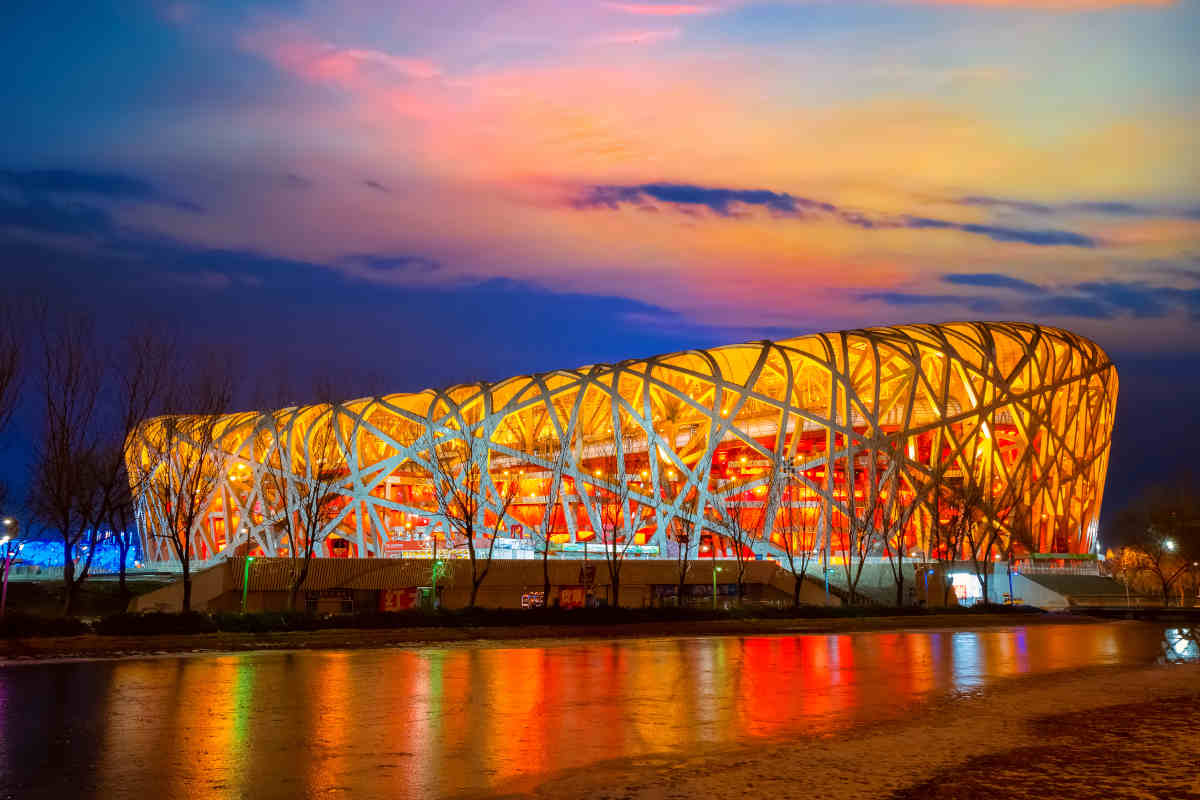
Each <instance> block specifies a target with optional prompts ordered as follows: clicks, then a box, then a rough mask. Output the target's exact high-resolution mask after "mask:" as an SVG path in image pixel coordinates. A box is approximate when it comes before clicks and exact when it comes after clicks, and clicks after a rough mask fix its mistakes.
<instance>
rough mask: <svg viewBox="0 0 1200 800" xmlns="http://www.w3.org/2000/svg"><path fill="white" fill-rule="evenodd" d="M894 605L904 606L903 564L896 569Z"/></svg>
mask: <svg viewBox="0 0 1200 800" xmlns="http://www.w3.org/2000/svg"><path fill="white" fill-rule="evenodd" d="M896 607H897V608H903V607H904V565H903V564H901V565H900V568H899V569H897V570H896Z"/></svg>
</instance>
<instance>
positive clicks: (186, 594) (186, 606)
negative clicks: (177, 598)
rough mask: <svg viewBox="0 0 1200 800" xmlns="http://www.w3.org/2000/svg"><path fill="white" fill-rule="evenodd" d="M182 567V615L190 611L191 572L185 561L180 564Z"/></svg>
mask: <svg viewBox="0 0 1200 800" xmlns="http://www.w3.org/2000/svg"><path fill="white" fill-rule="evenodd" d="M180 566H182V567H183V613H185V614H186V613H187V612H189V611H191V610H192V572H191V565H190V564H189V563H188V562H187V560H186V559H185V560H183V561H182V562H180Z"/></svg>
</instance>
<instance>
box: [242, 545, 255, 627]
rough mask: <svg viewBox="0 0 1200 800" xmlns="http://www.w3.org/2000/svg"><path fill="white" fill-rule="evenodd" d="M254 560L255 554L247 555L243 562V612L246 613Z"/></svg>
mask: <svg viewBox="0 0 1200 800" xmlns="http://www.w3.org/2000/svg"><path fill="white" fill-rule="evenodd" d="M253 560H254V556H246V560H245V561H244V562H242V613H243V614H245V613H246V594H247V592H248V591H249V590H250V562H251V561H253Z"/></svg>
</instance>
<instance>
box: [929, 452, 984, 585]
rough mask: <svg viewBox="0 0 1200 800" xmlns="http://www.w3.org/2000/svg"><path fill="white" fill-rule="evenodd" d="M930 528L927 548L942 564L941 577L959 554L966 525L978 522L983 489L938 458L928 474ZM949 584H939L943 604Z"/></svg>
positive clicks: (962, 545)
mask: <svg viewBox="0 0 1200 800" xmlns="http://www.w3.org/2000/svg"><path fill="white" fill-rule="evenodd" d="M928 491H929V514H930V520H929V528H928V532H927V536H928V540H927V542H926V549H927V552H928V554H929V555H932V556H933V558H934V560H935V561H937V562H938V563H939V564H940V565H941V573H942V577H943V579H944V578H945V574H946V572H947V570H948V568H949V567H950V566H952V565H953V564H954V563H955V562H956V561H958V560H959V559H960V558H961V557H962V551H963V547H964V543H965V542H966V538H967V528H968V527H969V526H971V525H975V524H977V522H976V521H977V519H978V517H979V515H980V513H981V512H980V509H981V506H982V504H983V493H982V491H981V490H980V487H979V485H978V484H977V483H976V482H975V481H973V480H967V479H964V477H963V476H962V475H961V473H959V471H958V469H957V467H956V466H954V465H952V464H950V463H947V462H941V463H938V464H936V465H935V466H934V468H933V470H932V472H931V473H930V475H929V482H928ZM951 590H952V586H951V584H950V582H949V581H945V580H944V581H943V584H942V605H949V604H950V592H951Z"/></svg>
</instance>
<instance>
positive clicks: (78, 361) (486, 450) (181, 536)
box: [0, 309, 1163, 613]
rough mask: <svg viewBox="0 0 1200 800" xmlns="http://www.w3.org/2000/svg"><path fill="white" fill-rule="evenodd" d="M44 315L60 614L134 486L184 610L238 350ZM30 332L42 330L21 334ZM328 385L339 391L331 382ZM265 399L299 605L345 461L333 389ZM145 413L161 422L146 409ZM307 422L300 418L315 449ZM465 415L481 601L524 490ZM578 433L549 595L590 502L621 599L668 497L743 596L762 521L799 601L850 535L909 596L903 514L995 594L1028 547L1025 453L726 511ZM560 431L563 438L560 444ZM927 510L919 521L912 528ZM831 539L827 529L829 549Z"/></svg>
mask: <svg viewBox="0 0 1200 800" xmlns="http://www.w3.org/2000/svg"><path fill="white" fill-rule="evenodd" d="M32 316H33V317H34V318H33V319H31V320H25V321H24V324H23V325H22V324H19V322H18V318H17V316H16V315H13V314H7V315H6V317H5V320H4V324H3V326H0V424H3V423H5V422H6V421H7V420H8V419H9V418H10V417H11V415H12V412H13V408H14V407H15V404H16V398H17V396H18V389H19V387H20V386H21V385H22V381H21V377H22V375H23V374H24V375H25V377H26V378H27V379H28V380H27V381H26V384H25V385H27V386H28V387H29V389H30V391H31V392H32V393H33V394H35V395H36V397H37V400H38V411H39V412H40V416H41V423H42V431H41V436H40V439H39V442H38V446H37V450H36V454H35V458H34V464H33V465H32V473H31V474H32V485H31V489H30V498H29V509H30V512H31V514H32V516H33V517H34V518H35V519H36V520H37V521H38V522H40V523H41V524H42V525H43V526H44V527H45V528H46V530H47V531H48V532H49V533H50V534H51V535H53V536H55V537H56V538H57V539H58V540H60V541H61V542H62V546H63V558H64V585H65V592H64V610H65V611H66V612H67V613H71V612H72V611H74V610H75V607H76V601H77V598H78V593H79V588H80V586H81V585H82V584H83V583H84V582H85V581H86V580H87V578H88V576H89V571H90V567H91V559H92V556H93V554H94V553H95V551H96V545H97V543H98V539H99V537H101V536H102V535H103V534H101V533H100V532H101V531H102V530H104V529H105V528H109V529H111V531H112V532H113V534H114V535H115V536H117V537H119V538H118V542H117V543H118V546H119V547H120V548H121V551H122V552H121V555H122V558H121V560H120V563H121V572H122V574H121V586H122V590H123V591H124V586H125V584H124V564H125V558H124V555H125V552H126V551H127V549H128V547H129V546H130V545H131V544H132V540H131V538H130V532H132V530H133V528H134V520H133V515H134V498H135V497H138V496H144V497H147V498H149V499H150V500H152V502H149V503H146V504H145V506H144V507H145V508H148V509H153V513H152V514H148V515H147V517H146V518H143V519H141V520H140V521H139V522H140V524H141V527H142V530H143V533H144V534H145V535H146V536H147V539H148V540H150V541H155V542H158V543H165V544H166V546H167V547H168V548H169V552H170V555H171V556H172V557H173V559H174V560H175V561H176V562H177V563H178V565H179V569H180V571H181V573H182V580H183V607H184V608H185V609H188V608H190V606H191V584H192V566H193V563H194V561H195V560H196V559H197V557H198V553H197V531H198V529H199V526H200V523H201V522H202V520H203V517H204V516H205V515H206V514H207V513H208V511H209V510H210V509H209V508H208V503H209V502H210V499H211V497H212V495H213V493H214V491H215V489H216V488H217V486H218V484H219V482H220V480H221V476H222V472H223V470H226V469H227V468H228V456H227V454H225V453H223V452H221V451H220V449H219V448H220V442H219V440H220V437H221V434H222V432H223V431H222V429H221V425H222V424H224V423H223V422H222V417H221V415H222V414H223V413H225V412H227V411H228V410H230V406H231V403H232V397H233V388H232V384H231V378H230V374H231V372H230V370H229V369H228V366H227V365H217V364H215V363H214V364H209V365H203V364H199V365H198V364H197V363H195V361H194V360H192V361H188V362H187V363H185V361H184V359H182V358H181V356H180V352H179V349H178V348H177V347H176V346H174V345H173V344H172V343H171V340H170V338H169V337H166V336H164V335H163V334H162V333H161V332H160V331H156V330H145V331H142V332H138V333H135V334H132V335H129V336H126V337H125V338H124V339H123V340H122V341H121V343H120V345H118V346H116V347H108V346H105V345H103V344H102V341H103V339H102V337H99V336H98V335H97V331H96V329H95V323H94V322H93V321H92V320H91V319H89V318H85V317H70V318H66V319H64V320H61V321H57V322H53V323H52V322H49V321H47V316H48V315H47V314H46V313H45V309H40V310H38V311H37V313H35V314H33V315H32ZM25 331H33V332H34V335H33V336H26V335H25ZM318 393H319V394H321V392H318ZM323 394H324V395H329V394H330V393H329V390H328V385H326V388H325V391H324V393H323ZM288 399H290V398H288ZM321 399H322V400H325V401H328V400H331V399H332V398H331V397H328V396H323V397H322V398H321ZM266 400H267V402H265V403H264V408H265V409H266V410H264V411H263V412H262V413H260V414H259V416H258V419H259V423H258V428H257V430H256V432H255V442H254V458H253V459H251V461H252V463H253V465H254V466H253V468H254V469H255V470H258V471H259V476H258V477H259V485H260V486H261V488H262V498H261V500H262V506H263V509H262V515H263V520H262V522H263V523H265V524H267V525H270V526H271V527H272V528H273V529H274V531H275V532H276V533H277V534H279V537H278V538H277V541H281V542H284V543H286V552H287V555H288V557H289V558H290V560H291V571H290V590H291V591H290V593H289V598H290V603H291V605H293V606H294V605H295V604H296V602H297V598H298V594H299V591H300V589H301V587H302V586H303V585H304V582H305V580H306V578H307V576H308V573H309V568H310V565H311V561H312V559H313V558H314V556H315V555H316V554H317V553H318V552H320V547H321V546H322V543H323V541H324V539H325V537H327V536H328V535H329V534H330V533H331V532H332V531H333V530H334V529H335V528H336V522H337V518H338V512H339V510H340V508H341V506H342V505H343V504H344V500H343V496H344V493H343V492H342V491H340V490H341V489H343V488H345V487H344V486H343V484H344V482H345V481H346V480H347V476H348V474H349V471H350V470H349V465H348V464H347V455H346V452H345V445H344V442H341V441H339V437H338V430H339V428H338V408H337V406H335V405H333V404H331V403H329V402H323V403H321V404H318V405H317V406H314V407H312V408H311V409H308V410H306V411H305V413H306V414H309V415H310V416H309V417H308V418H306V419H305V420H302V421H300V422H297V419H296V416H295V414H291V413H288V411H287V410H284V411H279V410H277V409H279V408H280V406H282V405H284V402H283V400H284V398H282V397H281V396H280V394H279V392H278V391H276V392H275V393H274V394H273V395H272V396H271V397H269V398H266ZM325 415H327V418H325ZM152 417H153V418H155V420H154V421H153V422H151V423H146V422H145V421H146V420H147V419H150V418H152ZM615 424H619V420H617V421H616V423H615ZM294 426H299V428H301V429H302V430H303V434H302V435H303V442H302V446H301V444H300V443H298V439H297V437H298V435H299V434H297V432H296V430H294V429H293V428H294ZM456 428H457V435H449V436H442V437H434V436H432V435H431V434H429V433H428V432H425V433H418V434H414V436H415V437H420V436H424V437H426V440H424V441H423V442H422V443H423V444H424V445H425V447H424V448H423V450H424V452H425V453H426V454H427V456H426V457H425V458H424V459H423V462H424V466H423V467H420V468H418V469H423V470H424V472H425V478H426V481H427V482H428V484H429V486H430V487H431V488H432V497H433V500H432V502H431V509H430V510H431V511H432V512H436V516H437V517H438V518H439V519H440V520H441V521H443V522H444V523H445V528H446V538H447V539H448V540H452V541H450V542H449V543H450V544H451V545H452V546H456V547H463V548H465V549H466V552H467V556H468V558H469V561H470V565H471V599H470V602H471V604H472V605H474V604H475V602H476V600H477V598H478V593H479V589H480V586H481V585H482V584H483V582H484V581H485V580H486V578H487V575H488V573H489V570H490V569H491V565H492V561H493V557H494V555H495V550H496V543H497V539H498V538H499V537H500V536H501V534H502V530H503V527H504V525H505V520H506V518H507V517H508V516H509V512H510V510H511V509H512V507H513V505H514V503H515V502H516V501H517V500H518V492H519V481H517V480H515V479H511V480H498V479H497V476H496V475H494V474H493V470H492V467H491V464H490V461H491V457H492V452H491V444H490V442H489V439H488V437H487V436H486V435H485V434H484V433H483V432H481V431H476V430H474V429H472V427H471V425H470V424H469V423H468V421H466V420H458V421H457V425H456ZM576 438H577V436H576V434H575V432H572V431H561V430H559V431H554V432H553V433H552V434H551V433H550V432H547V434H546V435H545V436H543V437H542V439H540V440H539V441H538V442H533V443H530V445H531V447H532V450H531V452H532V453H533V454H534V455H535V456H537V458H536V460H537V461H538V462H539V464H541V465H542V466H541V467H540V468H541V469H545V470H546V471H545V472H544V473H543V474H545V475H546V476H548V477H547V478H546V480H545V488H544V491H543V493H542V497H540V498H539V500H540V505H541V506H542V509H543V512H542V519H541V520H540V522H539V524H538V525H536V526H533V530H532V531H531V533H532V535H533V536H534V537H535V538H536V539H537V540H538V549H539V554H540V556H541V561H542V568H543V582H544V586H543V590H544V595H543V596H544V597H545V598H547V600H548V598H549V597H550V590H551V585H550V583H551V581H550V570H549V556H550V552H551V549H552V547H551V545H552V539H553V537H554V535H555V533H556V530H555V515H556V513H557V510H558V509H560V508H561V509H563V510H564V512H566V509H567V508H568V507H570V506H572V505H574V504H580V505H582V507H583V508H584V510H585V511H586V512H587V513H588V516H589V518H590V519H591V520H592V524H593V527H594V528H595V529H596V531H595V532H596V534H597V536H596V540H597V541H596V544H597V545H598V546H599V548H600V550H601V552H602V553H603V559H604V564H605V567H606V569H607V571H608V579H609V586H610V602H612V603H614V604H617V603H619V599H620V591H621V579H622V567H623V565H624V562H625V558H626V556H627V554H628V553H629V552H630V547H631V546H632V545H633V543H634V541H635V537H636V534H637V532H638V531H639V530H642V529H647V528H649V529H653V528H655V526H656V524H657V519H656V516H655V515H656V514H665V513H670V514H671V516H672V518H673V522H672V523H671V525H670V530H669V531H668V536H669V539H670V541H671V542H672V543H673V551H674V552H673V557H674V559H675V563H676V567H677V578H678V590H679V596H680V598H682V596H683V593H684V586H685V583H686V579H687V575H688V572H689V569H690V566H691V564H692V563H694V561H695V558H696V557H697V555H698V550H699V540H700V537H701V535H702V534H703V533H704V532H707V533H708V535H709V536H710V537H712V541H713V542H714V545H715V544H716V543H718V542H720V543H723V544H724V545H725V546H726V547H727V549H728V550H730V551H731V552H732V554H733V557H734V559H735V561H736V575H735V576H734V579H735V581H736V584H737V586H738V597H739V600H740V599H741V598H743V597H744V595H745V585H746V581H745V575H746V566H747V563H748V561H749V560H751V559H752V558H754V549H755V547H756V546H759V545H760V544H761V543H763V542H764V540H765V539H766V538H767V537H768V535H769V536H770V538H771V540H772V543H773V544H774V546H775V547H776V548H777V549H778V550H780V551H781V552H782V553H783V556H784V558H783V559H782V561H783V564H784V566H785V567H786V568H787V569H788V571H789V572H791V573H792V574H793V575H794V576H795V578H796V580H795V591H794V595H793V602H794V603H796V604H799V602H800V593H801V585H802V582H803V580H804V579H805V578H806V577H807V576H808V575H809V571H810V569H811V568H812V567H813V562H814V560H815V559H816V558H817V556H818V553H819V548H820V547H822V546H823V547H824V548H825V550H824V553H823V555H825V556H826V557H828V556H830V555H831V554H830V553H829V550H828V547H829V545H828V544H827V543H828V541H829V540H830V539H833V540H835V541H839V542H841V543H842V547H843V550H842V552H841V553H840V555H841V556H842V557H841V558H838V559H836V561H837V563H838V564H839V565H840V569H841V570H842V575H843V577H844V583H845V585H846V586H847V587H848V590H849V591H848V597H849V600H850V601H851V602H855V601H858V600H860V599H861V595H860V592H859V591H858V586H859V583H860V580H861V577H862V574H863V569H864V566H865V564H866V563H867V559H868V558H870V557H878V556H880V555H883V556H886V558H887V561H888V563H889V564H890V565H891V567H892V573H893V576H894V579H895V586H896V602H897V604H901V605H902V604H903V603H904V602H905V560H906V558H909V559H911V558H913V553H912V552H910V548H909V547H908V546H906V543H905V536H906V532H907V531H909V530H912V529H914V528H915V529H917V530H920V531H922V532H923V539H924V541H919V542H917V544H916V548H915V549H916V550H917V551H919V552H920V553H921V557H922V558H923V559H924V560H938V561H946V562H952V561H957V560H960V559H962V558H963V557H966V558H969V559H970V560H971V561H972V564H973V565H974V568H975V571H976V573H977V575H978V577H979V580H980V583H981V585H982V586H983V588H984V592H985V597H987V596H988V595H987V587H988V583H989V580H990V576H991V572H992V565H993V563H994V561H995V559H996V558H997V557H998V556H999V557H1011V555H1012V552H1013V549H1014V548H1017V547H1024V548H1026V549H1032V541H1031V540H1032V529H1033V520H1032V509H1031V508H1030V507H1029V505H1028V503H1027V501H1026V488H1027V483H1028V482H1027V480H1026V477H1027V476H1025V475H1024V474H1023V473H1021V472H1020V470H1019V469H1015V471H1014V474H1013V475H1011V476H1009V478H1008V479H1007V480H1004V481H995V480H993V479H991V478H990V473H988V472H987V471H985V470H982V469H977V468H976V466H975V465H967V466H966V468H965V469H964V468H963V465H962V464H961V463H958V464H938V465H935V466H934V467H933V468H932V469H931V470H930V471H928V472H921V471H919V470H914V469H904V468H902V467H903V465H904V463H905V462H904V459H903V454H902V453H901V452H900V451H899V450H898V449H897V448H898V447H899V445H880V447H881V448H883V449H882V450H864V452H865V453H867V454H868V457H867V458H866V459H865V460H863V462H862V463H860V460H859V459H854V458H852V459H847V461H846V469H845V474H844V475H843V476H842V480H843V481H844V482H845V487H843V489H844V496H845V498H846V499H845V502H844V509H842V510H841V511H838V512H832V511H831V509H830V507H829V504H828V503H827V502H824V501H823V499H822V495H821V494H820V493H819V491H818V490H817V489H816V488H815V487H812V486H809V485H808V484H806V483H805V481H804V480H803V478H802V476H801V475H800V474H799V473H798V472H797V471H796V469H795V468H794V467H793V466H792V465H791V464H789V463H787V462H786V459H783V458H776V459H775V460H774V462H773V466H771V467H770V468H769V470H768V474H767V475H766V476H765V478H764V477H763V476H759V477H758V478H756V480H755V482H754V484H753V486H750V485H739V484H738V483H737V482H736V481H733V480H725V481H719V482H718V485H716V486H714V487H713V488H714V491H713V493H712V494H711V495H710V496H713V497H724V498H727V499H726V500H725V501H724V503H723V504H722V505H721V507H712V505H711V504H710V503H707V502H705V503H701V501H700V497H699V496H698V492H697V490H696V488H695V485H694V482H693V483H689V482H688V481H685V480H683V478H682V476H681V477H679V478H676V477H674V476H675V475H676V474H677V473H676V470H677V469H678V467H679V465H676V464H673V463H669V462H666V461H664V463H663V465H662V474H663V475H667V474H669V475H671V476H672V477H671V478H670V479H666V478H664V479H663V480H661V481H660V482H659V485H660V487H661V492H662V495H663V496H662V497H659V498H654V499H653V501H652V502H646V500H647V498H646V497H645V496H644V492H645V489H644V486H645V484H644V482H642V483H641V484H640V486H639V489H638V491H637V492H635V490H634V486H635V484H639V481H638V476H637V475H636V474H627V471H626V469H625V466H626V464H625V457H624V454H623V453H622V452H621V446H620V443H621V439H620V437H619V436H616V437H614V442H613V446H612V452H611V453H610V454H609V457H608V458H607V459H601V460H600V462H597V463H595V464H593V466H595V467H598V468H599V475H600V476H603V477H597V479H596V480H594V481H589V482H587V483H586V484H584V483H583V482H582V481H581V482H580V485H574V484H572V485H567V480H565V479H563V478H562V475H563V473H564V471H565V470H566V468H567V466H568V463H569V460H570V459H571V457H572V454H571V452H570V447H571V445H570V444H569V443H570V442H572V441H574V440H575V439H576ZM563 441H566V442H568V444H567V445H563V444H560V443H561V442H563ZM888 447H890V448H892V449H887V448H888ZM547 464H548V465H549V468H548V469H546V466H545V465H547ZM914 476H923V477H916V478H914ZM859 485H868V486H870V487H873V488H872V489H871V490H869V491H866V492H863V493H862V494H861V496H860V494H859V493H858V492H856V491H855V490H854V489H855V487H857V486H859ZM668 509H670V511H669V512H668ZM920 509H924V511H919V510H920ZM918 513H924V514H925V517H926V518H925V519H923V520H921V524H919V525H915V526H914V525H913V522H914V515H915V514H918ZM1161 524H1163V523H1161V522H1160V523H1159V525H1160V526H1161ZM227 535H229V536H232V537H235V538H234V541H235V542H238V540H239V539H242V540H243V541H240V542H238V544H237V546H238V547H239V548H241V549H242V552H243V553H244V554H249V553H250V552H251V548H252V546H253V544H252V542H251V541H250V534H249V530H248V527H246V526H243V527H242V528H241V529H239V530H237V531H228V532H227ZM819 540H820V541H824V542H826V544H825V545H819V544H818V541H819ZM270 555H274V553H271V554H270ZM949 591H950V590H949V587H948V586H946V587H945V588H944V589H943V592H944V595H943V601H946V600H947V599H948V593H949Z"/></svg>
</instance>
